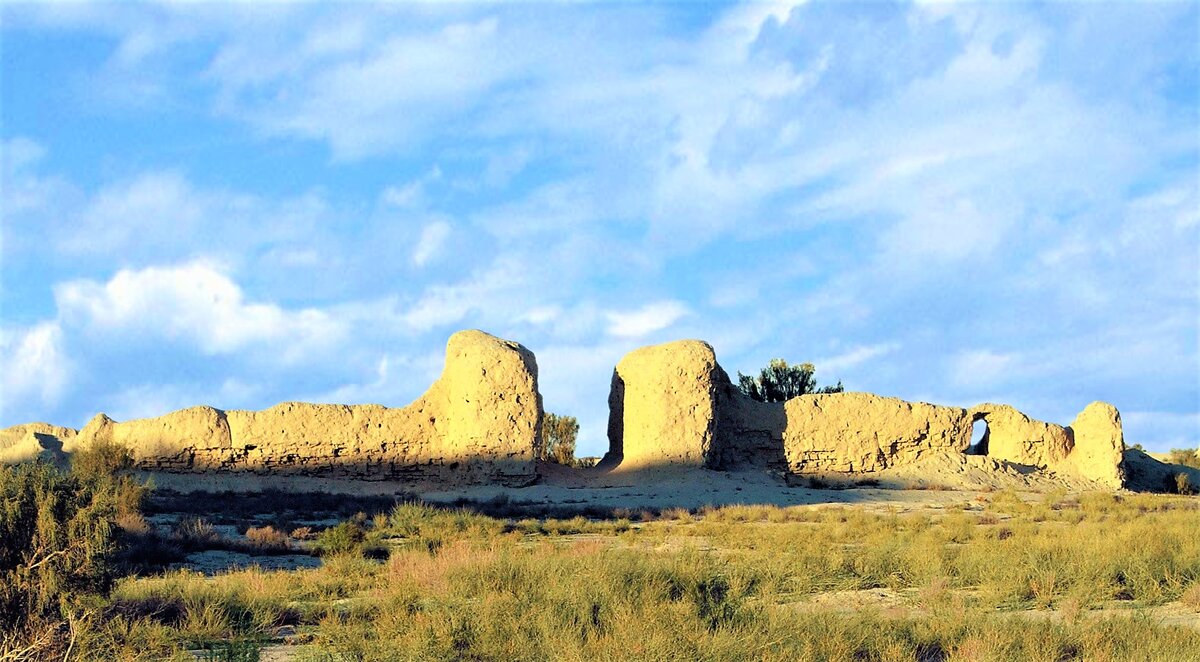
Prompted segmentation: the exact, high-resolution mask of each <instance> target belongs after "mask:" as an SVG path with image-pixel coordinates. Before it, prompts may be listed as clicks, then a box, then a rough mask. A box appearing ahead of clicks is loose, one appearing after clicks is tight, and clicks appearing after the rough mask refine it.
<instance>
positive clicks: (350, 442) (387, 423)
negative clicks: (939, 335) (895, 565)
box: [0, 331, 1125, 489]
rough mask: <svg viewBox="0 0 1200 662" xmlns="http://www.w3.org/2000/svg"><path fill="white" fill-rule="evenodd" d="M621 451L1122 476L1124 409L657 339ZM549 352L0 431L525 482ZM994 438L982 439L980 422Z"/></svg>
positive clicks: (454, 351)
mask: <svg viewBox="0 0 1200 662" xmlns="http://www.w3.org/2000/svg"><path fill="white" fill-rule="evenodd" d="M609 408H610V413H609V423H608V438H609V444H610V449H609V452H608V453H607V454H606V455H605V457H604V459H603V461H602V462H601V463H600V465H599V468H598V471H612V472H621V473H625V472H630V473H633V472H637V471H644V470H648V469H697V470H705V469H707V470H718V471H737V470H765V471H770V472H773V473H778V474H781V475H783V476H784V477H790V476H809V475H830V474H838V475H872V474H875V473H877V472H881V471H884V470H888V469H892V468H895V467H902V466H905V465H910V464H914V463H917V462H920V461H925V460H927V459H929V458H931V457H951V458H954V457H959V458H961V457H964V456H967V455H986V456H987V457H988V458H990V459H991V460H993V461H996V462H1001V463H1006V464H1008V465H1014V466H1017V467H1020V468H1023V469H1026V470H1029V471H1039V472H1044V473H1047V474H1048V475H1051V476H1063V477H1070V478H1071V479H1072V480H1074V481H1076V482H1078V481H1083V482H1085V483H1087V484H1092V485H1095V486H1102V487H1106V488H1114V489H1115V488H1120V487H1122V485H1123V482H1124V479H1125V476H1124V472H1123V469H1122V453H1123V450H1124V441H1123V436H1122V431H1121V418H1120V415H1119V414H1118V413H1117V410H1116V409H1115V408H1114V407H1113V406H1112V405H1109V404H1106V403H1102V402H1094V403H1092V404H1090V405H1088V406H1087V407H1086V408H1085V409H1084V410H1083V411H1082V412H1081V413H1080V414H1079V415H1078V416H1077V417H1076V418H1075V420H1074V421H1073V422H1072V423H1071V425H1070V426H1067V427H1062V426H1059V425H1055V424H1053V423H1043V422H1041V421H1037V420H1033V419H1031V418H1029V417H1028V416H1025V415H1024V414H1022V413H1021V412H1019V411H1017V410H1016V409H1014V408H1012V407H1010V406H1008V405H995V404H982V405H978V406H975V407H972V408H970V409H964V408H960V407H946V406H939V405H932V404H927V403H923V402H918V403H914V402H906V401H903V400H899V399H896V398H886V397H880V396H877V395H872V394H869V393H833V394H822V395H804V396H799V397H796V398H793V399H791V400H788V401H787V402H782V403H764V402H758V401H755V400H752V399H750V398H748V397H746V396H745V395H743V394H742V393H741V392H740V391H739V390H738V389H737V388H736V387H735V386H734V385H733V384H732V382H731V381H730V379H729V377H728V375H727V374H726V372H725V371H724V370H723V369H722V368H721V366H720V365H719V364H718V363H717V359H716V355H715V353H714V352H713V349H712V347H711V346H709V345H708V344H707V343H704V342H700V341H696V340H682V341H677V342H672V343H666V344H662V345H655V346H651V347H643V348H641V349H638V350H635V351H633V352H631V353H629V354H628V355H626V356H625V357H624V358H623V359H622V360H621V361H620V363H618V364H617V366H616V369H615V370H614V372H613V378H612V388H611V391H610V394H609ZM542 415H543V411H542V399H541V395H540V393H539V392H538V385H537V362H536V360H535V358H534V355H533V353H532V352H530V351H529V350H528V349H526V348H525V347H523V346H521V345H520V344H518V343H515V342H511V341H507V340H502V339H500V338H496V337H494V336H491V335H488V334H486V333H483V332H481V331H462V332H459V333H456V334H454V335H453V336H451V338H450V340H449V342H448V344H447V347H446V364H445V367H444V369H443V371H442V375H441V377H440V378H439V379H438V380H437V381H436V382H435V383H434V384H433V385H432V386H431V387H430V388H429V390H428V391H427V392H426V393H425V394H424V395H422V396H421V397H420V398H418V399H417V400H416V401H415V402H413V403H412V404H410V405H409V406H407V407H403V408H388V407H383V406H380V405H317V404H306V403H298V402H288V403H283V404H280V405H276V406H274V407H271V408H270V409H265V410H263V411H235V410H230V411H222V410H219V409H214V408H212V407H206V406H199V407H191V408H189V409H184V410H181V411H177V412H174V413H171V414H167V415H165V416H161V417H158V418H148V419H140V420H133V421H126V422H116V421H113V420H112V419H110V418H108V417H107V416H105V415H104V414H98V415H97V416H96V417H95V418H93V419H92V420H91V421H90V422H89V423H88V424H87V425H85V426H84V427H83V429H82V430H78V431H76V430H72V429H70V428H62V427H56V426H51V425H48V424H45V423H33V424H27V425H18V426H14V427H11V428H8V429H5V430H0V462H16V461H22V460H28V459H30V458H33V457H36V456H39V455H40V456H51V457H61V456H62V455H63V454H69V453H71V452H72V451H74V450H75V449H77V448H82V447H86V446H87V445H89V444H92V443H95V442H96V441H101V440H102V441H110V442H115V443H118V444H122V445H124V446H127V447H128V448H130V449H131V450H132V452H133V454H134V457H135V461H136V462H137V465H138V466H139V468H142V469H145V470H150V471H160V472H171V473H209V472H229V473H237V472H246V473H254V474H285V475H308V476H328V477H344V478H357V479H368V480H402V481H403V480H412V481H439V482H443V481H445V482H453V483H460V484H463V483H466V484H501V485H509V486H517V485H526V484H529V483H532V482H534V481H536V480H537V478H538V469H537V463H536V461H535V458H534V447H535V443H536V441H537V439H538V437H539V435H540V433H541V424H542ZM978 420H984V421H986V423H987V428H988V432H987V434H986V435H985V437H984V440H983V441H982V442H981V443H979V444H977V445H975V446H974V447H973V446H972V445H971V430H972V425H973V424H974V422H975V421H978Z"/></svg>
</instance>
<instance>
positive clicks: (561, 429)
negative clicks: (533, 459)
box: [538, 413, 579, 467]
mask: <svg viewBox="0 0 1200 662" xmlns="http://www.w3.org/2000/svg"><path fill="white" fill-rule="evenodd" d="M578 436H579V421H576V420H575V417H574V416H559V415H558V414H551V413H547V414H546V417H545V419H543V420H542V438H541V439H540V440H539V442H540V443H539V444H538V459H540V460H545V461H546V462H556V463H558V464H561V465H564V466H568V467H570V466H574V464H575V438H576V437H578Z"/></svg>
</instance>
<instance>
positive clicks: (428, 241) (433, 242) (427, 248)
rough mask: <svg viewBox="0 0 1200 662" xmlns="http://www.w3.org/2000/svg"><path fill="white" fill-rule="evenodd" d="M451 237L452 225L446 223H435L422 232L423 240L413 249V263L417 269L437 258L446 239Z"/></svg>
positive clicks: (428, 225)
mask: <svg viewBox="0 0 1200 662" xmlns="http://www.w3.org/2000/svg"><path fill="white" fill-rule="evenodd" d="M449 237H450V224H449V223H447V222H445V221H434V222H432V223H429V224H427V225H426V226H425V227H424V228H423V229H422V230H421V238H420V239H418V240H417V246H416V248H414V249H413V254H412V262H413V264H414V265H415V266H417V267H424V266H425V265H426V264H428V263H429V261H430V260H432V259H434V258H436V257H437V256H438V254H440V253H441V251H442V246H443V245H444V244H445V243H446V239H447V238H449Z"/></svg>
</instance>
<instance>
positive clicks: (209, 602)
mask: <svg viewBox="0 0 1200 662" xmlns="http://www.w3.org/2000/svg"><path fill="white" fill-rule="evenodd" d="M492 505H493V506H494V507H496V508H497V509H500V508H505V509H507V508H510V507H512V506H513V504H507V503H506V504H492ZM981 508H982V510H981ZM611 514H613V513H610V515H611ZM619 514H620V515H622V516H623V517H622V518H620V519H597V518H589V517H583V516H575V517H550V518H546V519H535V518H526V519H521V520H515V519H507V518H497V517H491V516H487V515H482V514H480V513H478V512H475V511H473V510H470V509H467V508H466V507H455V508H445V507H436V506H432V505H428V504H422V503H416V502H406V503H401V504H399V505H397V506H395V507H394V508H392V509H391V511H390V512H388V513H387V514H386V517H379V516H374V517H370V516H367V515H365V514H364V515H361V516H355V517H352V518H351V519H349V520H348V521H346V522H343V523H342V524H339V525H337V526H334V527H330V528H328V529H325V530H324V531H323V532H322V533H320V534H319V535H318V545H319V546H322V548H323V549H322V551H325V552H327V553H328V554H330V555H328V556H327V557H326V560H325V565H324V566H323V567H321V568H319V569H305V570H295V571H289V572H264V571H262V570H257V569H251V570H241V571H236V572H230V573H227V574H221V575H217V576H215V577H211V578H207V577H203V576H201V575H198V574H196V573H189V572H172V573H166V574H164V575H161V576H158V577H145V578H128V579H125V580H122V581H121V582H120V583H119V585H118V586H117V588H116V590H115V591H114V593H113V596H112V598H111V600H110V602H109V604H108V606H107V607H106V608H105V611H104V616H105V617H104V619H102V620H100V619H98V620H95V621H93V622H92V623H93V624H92V625H90V626H89V627H90V628H91V629H87V630H86V631H84V632H83V634H81V641H86V642H88V645H89V646H93V645H95V646H97V647H98V648H97V649H96V650H103V651H110V652H111V654H106V656H108V657H114V658H117V659H121V657H122V655H124V656H125V657H130V655H129V651H143V650H145V651H153V652H154V655H157V656H159V657H165V656H167V655H168V654H169V653H170V651H177V650H179V649H181V648H184V647H193V648H194V647H203V648H207V649H209V650H216V647H217V646H219V645H220V644H219V642H234V644H231V645H232V646H233V648H237V647H238V646H241V645H242V644H240V643H238V642H251V643H249V644H246V647H247V650H248V649H249V648H253V646H254V645H257V644H254V643H253V642H259V641H261V640H262V638H263V637H264V636H267V635H268V633H270V632H271V631H272V629H273V628H275V627H278V626H279V625H282V624H288V625H292V626H294V627H296V628H297V629H299V630H300V631H303V632H304V633H305V635H304V636H305V637H306V638H308V640H309V641H310V642H311V644H310V645H309V646H308V647H307V648H306V649H305V651H304V652H303V655H307V656H308V657H306V658H304V659H314V660H315V659H324V660H346V659H363V660H391V659H628V658H630V657H636V658H645V659H679V658H688V659H694V658H701V659H726V658H731V659H742V658H753V659H760V658H762V659H780V660H782V659H856V658H857V659H876V660H890V659H898V660H899V659H942V658H943V656H944V657H945V658H946V659H1027V658H1028V659H1093V658H1094V659H1126V658H1128V657H1131V656H1133V657H1138V656H1141V657H1148V658H1149V659H1187V658H1191V657H1197V656H1200V634H1198V633H1197V632H1196V631H1194V630H1189V629H1185V628H1174V627H1164V626H1161V625H1156V624H1155V623H1154V622H1153V621H1152V620H1151V619H1138V618H1127V617H1105V618H1100V617H1097V616H1094V615H1091V614H1089V612H1090V611H1091V610H1092V609H1094V608H1096V607H1101V606H1110V605H1111V604H1113V603H1114V601H1117V602H1122V603H1127V604H1130V605H1133V606H1137V607H1152V606H1154V605H1160V604H1165V603H1168V602H1174V601H1179V602H1180V603H1182V604H1184V605H1190V608H1193V609H1195V608H1197V607H1196V606H1195V603H1196V602H1198V601H1200V599H1198V598H1196V595H1200V593H1198V592H1197V590H1196V588H1195V587H1196V585H1197V582H1200V539H1197V537H1196V536H1195V535H1194V531H1195V530H1196V524H1197V522H1198V521H1200V504H1197V502H1196V501H1195V500H1194V499H1184V498H1178V497H1163V496H1146V497H1142V496H1136V497H1125V496H1122V497H1120V498H1112V497H1111V495H1099V496H1097V495H1080V496H1079V497H1077V498H1075V497H1072V498H1066V496H1065V495H1060V496H1057V497H1055V498H1053V499H1050V498H1046V499H1041V500H1038V499H1032V500H1030V499H1029V498H1028V497H1027V496H1026V497H1023V496H1022V495H1019V494H1016V493H1013V492H997V493H994V494H991V495H988V497H987V499H986V500H985V502H974V501H972V502H968V503H966V504H964V505H963V506H962V507H950V508H945V509H944V510H940V511H933V510H926V511H923V512H913V513H909V512H902V511H901V510H900V509H894V510H893V509H889V510H888V511H882V512H873V511H871V510H868V509H865V508H862V507H857V506H845V505H842V506H822V507H805V506H795V507H787V508H778V507H774V506H727V507H705V508H702V509H699V510H698V511H696V512H692V511H688V510H685V509H671V510H665V511H663V512H650V511H648V512H647V513H646V515H647V516H648V518H649V520H650V521H646V522H644V523H642V524H639V525H636V526H635V525H633V524H631V523H630V520H631V519H635V518H641V516H642V514H641V513H640V512H639V511H633V510H629V511H625V512H622V513H619ZM1035 519H1040V520H1041V521H1040V522H1035ZM263 528H264V529H265V528H266V527H263ZM248 533H249V532H248ZM275 535H282V532H279V531H275V533H274V534H272V536H271V537H274V536H275ZM385 540H386V541H389V543H390V545H389V546H390V547H391V548H392V552H391V554H390V556H389V557H388V558H387V560H386V561H384V562H378V561H373V560H370V559H367V558H364V557H363V555H362V549H363V547H364V546H366V545H368V544H370V543H371V541H376V542H380V543H382V541H385ZM335 550H338V551H335ZM339 552H340V553H339ZM864 589H866V590H870V591H876V592H877V591H884V592H890V593H891V594H894V595H909V596H911V598H910V599H911V600H912V601H913V602H914V603H915V604H916V605H919V607H920V608H921V609H920V610H917V611H911V612H906V611H904V609H905V608H903V607H901V608H899V612H898V613H895V614H889V615H886V616H885V615H883V614H880V613H877V612H875V611H873V610H870V609H868V610H858V611H853V612H848V613H843V612H839V611H836V610H834V611H830V610H828V609H824V608H822V609H818V610H815V611H814V610H811V609H808V608H806V605H807V604H809V602H810V601H811V600H814V599H816V598H817V597H818V596H819V595H822V594H824V595H834V594H833V593H830V592H836V591H860V590H864ZM1046 607H1051V608H1055V609H1057V610H1058V611H1059V612H1060V613H1061V615H1062V620H1059V621H1050V620H1040V619H1039V620H1031V619H1029V618H1027V617H1024V616H1022V613H1023V611H1024V610H1028V609H1044V608H1046ZM1010 612H1011V613H1010ZM1131 613H1132V612H1131ZM89 650H91V649H89ZM122 651H124V653H122ZM220 654H221V655H225V654H226V653H224V652H222V653H220ZM222 659H224V658H222Z"/></svg>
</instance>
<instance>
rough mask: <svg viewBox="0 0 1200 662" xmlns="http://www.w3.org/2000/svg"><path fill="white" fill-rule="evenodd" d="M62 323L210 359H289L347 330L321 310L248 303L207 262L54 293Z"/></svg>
mask: <svg viewBox="0 0 1200 662" xmlns="http://www.w3.org/2000/svg"><path fill="white" fill-rule="evenodd" d="M54 296H55V301H56V303H57V305H58V310H59V314H60V316H61V318H62V319H63V320H64V321H65V322H67V323H71V324H74V325H81V326H84V327H85V330H87V331H90V332H93V333H104V334H124V333H136V334H145V335H151V336H162V337H165V338H168V339H182V340H187V341H189V342H193V343H195V344H196V345H197V346H198V347H199V348H200V349H201V351H203V352H204V353H206V354H226V353H230V352H235V351H238V350H241V349H243V348H245V347H247V346H249V345H251V344H255V343H268V342H269V343H272V344H274V345H275V346H276V349H275V351H277V352H280V353H281V354H282V355H283V356H284V357H293V358H294V357H295V356H297V355H298V354H299V353H302V352H303V351H305V350H307V349H310V348H311V347H314V346H326V345H329V344H331V343H333V342H334V341H335V340H337V339H338V338H339V337H340V336H341V335H342V333H343V332H344V329H343V328H342V325H341V324H340V323H339V322H338V321H336V320H334V319H332V318H331V317H330V316H329V315H328V314H326V313H325V312H323V311H320V310H316V309H301V310H286V309H283V308H281V307H279V306H277V305H274V304H267V303H252V302H248V301H246V300H245V296H244V294H243V292H242V289H241V288H240V287H239V286H238V285H237V283H235V282H234V281H233V280H231V279H230V278H229V277H228V276H227V275H225V274H224V273H223V272H222V271H221V270H220V269H218V268H217V267H215V266H214V265H212V264H209V263H207V262H203V261H196V262H190V263H186V264H182V265H177V266H168V267H148V268H145V269H140V270H129V269H124V270H121V271H119V272H117V274H116V275H114V276H113V277H112V278H111V279H110V280H109V281H108V282H106V283H99V282H96V281H93V280H76V281H70V282H66V283H62V284H60V285H58V286H56V287H55V289H54Z"/></svg>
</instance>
